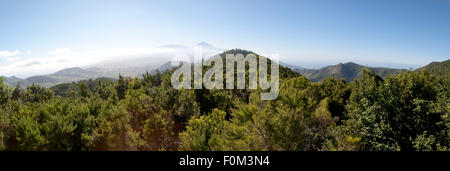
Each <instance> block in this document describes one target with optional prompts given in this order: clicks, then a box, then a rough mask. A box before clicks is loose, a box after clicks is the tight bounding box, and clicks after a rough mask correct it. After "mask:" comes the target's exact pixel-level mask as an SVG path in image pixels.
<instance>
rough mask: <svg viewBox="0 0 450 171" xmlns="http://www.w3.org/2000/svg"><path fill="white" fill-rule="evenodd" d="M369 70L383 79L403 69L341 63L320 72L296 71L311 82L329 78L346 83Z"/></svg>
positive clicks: (311, 70) (310, 70)
mask: <svg viewBox="0 0 450 171" xmlns="http://www.w3.org/2000/svg"><path fill="white" fill-rule="evenodd" d="M364 69H368V70H370V71H372V72H373V73H375V74H377V75H380V76H381V77H387V76H389V75H397V74H399V73H400V72H402V71H406V70H401V69H390V68H376V67H365V66H362V65H359V64H356V63H353V62H348V63H344V64H342V63H340V64H338V65H331V66H327V67H324V68H321V69H318V70H315V69H296V70H295V71H296V72H298V73H300V74H302V75H304V76H306V77H307V78H308V79H310V80H311V81H322V80H324V79H326V78H328V77H335V78H341V79H344V80H346V81H353V80H355V79H357V78H359V77H360V76H361V75H362V74H363V70H364Z"/></svg>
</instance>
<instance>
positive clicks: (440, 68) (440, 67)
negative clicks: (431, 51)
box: [417, 59, 450, 79]
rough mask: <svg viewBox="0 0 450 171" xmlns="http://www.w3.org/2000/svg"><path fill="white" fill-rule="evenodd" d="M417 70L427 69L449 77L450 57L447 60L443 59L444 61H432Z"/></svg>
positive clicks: (439, 75) (434, 73)
mask: <svg viewBox="0 0 450 171" xmlns="http://www.w3.org/2000/svg"><path fill="white" fill-rule="evenodd" d="M417 70H426V71H428V72H430V74H432V75H434V76H437V77H443V78H446V79H449V78H450V59H448V60H446V61H442V62H432V63H430V64H428V65H426V66H424V67H422V68H419V69H417Z"/></svg>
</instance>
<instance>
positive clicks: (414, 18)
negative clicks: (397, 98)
mask: <svg viewBox="0 0 450 171" xmlns="http://www.w3.org/2000/svg"><path fill="white" fill-rule="evenodd" d="M203 41H205V42H208V43H210V44H212V45H214V46H216V47H219V48H222V49H231V48H244V49H248V50H252V51H255V52H258V53H262V54H271V53H278V54H280V59H281V60H283V61H285V62H287V63H290V64H294V65H298V66H304V67H310V68H317V67H322V66H325V65H330V64H336V63H339V62H349V61H353V62H357V63H360V64H363V65H368V66H386V67H396V68H407V69H408V68H410V67H413V68H416V67H418V66H423V65H426V64H427V63H429V62H432V61H442V60H446V59H449V57H450V48H449V45H450V1H447V0H389V1H388V0H386V1H385V0H358V1H356V0H355V1H353V0H328V1H326V0H308V1H306V0H305V1H303V0H292V1H288V0H279V1H275V0H272V1H270V0H240V1H237V0H141V1H135V0H127V1H125V0H0V75H11V74H12V73H13V72H19V73H20V72H22V71H20V70H21V69H20V67H10V66H13V65H14V66H18V63H22V64H23V63H24V62H25V61H27V62H28V63H30V62H35V61H38V59H39V60H42V59H47V58H49V59H50V58H51V56H52V54H56V52H65V53H69V52H70V53H71V54H72V55H69V56H73V57H74V58H76V57H77V56H76V55H73V54H74V53H76V54H84V56H86V55H85V54H98V53H100V52H102V54H103V53H106V52H107V51H108V50H112V49H113V50H114V49H116V50H117V49H128V50H133V49H135V48H148V47H158V46H161V45H167V44H180V45H194V44H196V43H199V42H203ZM52 52H53V53H52ZM87 52H91V53H87ZM93 52H96V53H93ZM89 58H95V56H90V57H89ZM36 63H39V62H36ZM78 64H80V65H81V64H84V63H74V64H72V65H78ZM45 68H48V67H45ZM6 70H8V71H6ZM16 70H17V71H16ZM30 72H32V71H31V70H30V71H29V73H26V72H23V73H22V74H18V75H23V76H27V74H28V75H29V74H30ZM47 72H51V67H50V68H49V69H48V71H47ZM2 73H3V74H2Z"/></svg>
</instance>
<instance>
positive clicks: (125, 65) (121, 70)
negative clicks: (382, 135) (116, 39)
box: [3, 42, 450, 87]
mask: <svg viewBox="0 0 450 171" xmlns="http://www.w3.org/2000/svg"><path fill="white" fill-rule="evenodd" d="M194 47H202V48H203V50H205V51H206V52H208V53H207V55H205V56H204V57H208V56H213V55H216V54H224V53H229V52H232V53H242V54H244V55H245V54H248V53H254V52H251V51H247V50H242V49H233V50H228V51H221V50H220V49H219V48H216V47H214V46H212V45H210V44H208V43H206V42H202V43H199V44H196V45H194V46H181V45H166V46H161V47H159V48H170V49H172V51H170V52H169V53H161V54H155V56H151V57H141V58H129V59H121V60H115V61H104V62H101V63H97V64H94V65H90V66H86V67H73V68H66V69H63V70H60V71H57V72H55V73H53V74H48V75H37V76H32V77H29V78H26V79H20V78H18V77H15V76H12V77H3V80H4V82H5V83H7V84H8V85H10V86H16V85H17V84H18V83H20V84H21V86H23V87H26V86H29V85H31V84H38V85H41V86H45V87H52V86H55V85H58V84H62V83H72V82H77V81H80V80H89V79H93V80H94V79H97V78H105V79H117V78H118V76H119V74H122V75H124V76H131V77H136V76H141V75H142V74H144V73H145V72H147V71H148V72H150V73H155V72H156V71H157V70H159V71H165V70H167V69H171V68H172V66H171V61H170V59H171V57H173V55H174V54H177V53H179V52H186V51H192V49H193V48H194ZM191 53H192V52H191ZM190 55H193V54H190ZM279 64H280V66H281V67H282V68H283V69H285V68H286V69H289V70H286V71H291V70H292V71H295V72H296V73H298V74H301V75H303V76H305V77H307V78H308V79H309V80H311V81H321V80H323V79H325V78H327V77H332V76H334V77H335V78H342V79H344V80H346V81H353V80H354V79H356V78H359V77H360V76H361V74H362V71H363V70H364V69H365V68H367V69H369V70H371V71H372V72H374V73H375V74H378V75H380V76H382V77H386V76H388V75H396V74H399V73H400V72H403V71H407V70H405V69H393V68H383V67H367V66H363V65H359V64H357V63H354V62H347V63H340V64H337V65H330V66H326V67H323V68H321V69H307V68H303V67H299V66H295V65H291V64H288V63H284V62H282V61H279ZM418 70H427V71H429V72H430V73H432V74H433V75H437V76H443V77H446V78H449V75H450V60H446V61H442V62H432V63H430V64H428V65H426V66H424V67H422V68H419V69H417V70H416V71H418ZM286 73H289V72H286Z"/></svg>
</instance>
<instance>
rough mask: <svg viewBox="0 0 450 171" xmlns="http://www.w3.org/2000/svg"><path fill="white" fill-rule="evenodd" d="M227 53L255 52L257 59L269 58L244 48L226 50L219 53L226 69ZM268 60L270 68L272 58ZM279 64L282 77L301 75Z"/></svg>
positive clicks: (243, 53)
mask: <svg viewBox="0 0 450 171" xmlns="http://www.w3.org/2000/svg"><path fill="white" fill-rule="evenodd" d="M226 54H234V55H237V54H242V55H244V56H246V55H248V54H255V55H256V58H257V59H259V58H260V57H262V58H267V57H263V56H260V55H258V54H256V53H255V52H252V51H249V50H244V49H232V50H226V51H224V52H223V53H221V54H219V55H220V57H222V59H223V65H224V70H225V69H226V66H225V65H226V63H225V62H226ZM267 61H268V64H269V65H267V67H268V68H270V64H271V62H272V60H271V59H270V58H267ZM258 63H259V61H258ZM246 65H248V64H246ZM278 65H279V75H280V78H292V77H297V76H300V75H299V73H297V72H295V71H294V70H292V69H291V68H288V67H285V66H283V65H280V64H278ZM235 67H236V66H235ZM207 68H208V67H207ZM269 74H270V73H269Z"/></svg>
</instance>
